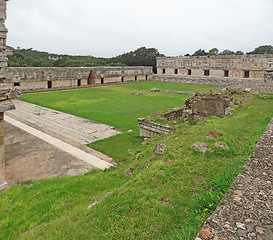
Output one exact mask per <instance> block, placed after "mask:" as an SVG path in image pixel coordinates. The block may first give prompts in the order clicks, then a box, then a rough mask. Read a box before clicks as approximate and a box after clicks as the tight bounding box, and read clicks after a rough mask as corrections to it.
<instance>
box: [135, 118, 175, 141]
mask: <svg viewBox="0 0 273 240" xmlns="http://www.w3.org/2000/svg"><path fill="white" fill-rule="evenodd" d="M138 126H139V128H140V136H141V137H154V136H156V135H159V134H167V133H169V132H171V127H170V126H165V125H161V124H158V123H155V122H151V121H149V120H148V119H145V118H139V119H138Z"/></svg>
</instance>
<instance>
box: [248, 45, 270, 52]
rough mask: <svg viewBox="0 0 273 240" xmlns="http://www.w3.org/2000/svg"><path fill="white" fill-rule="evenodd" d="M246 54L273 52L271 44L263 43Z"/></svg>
mask: <svg viewBox="0 0 273 240" xmlns="http://www.w3.org/2000/svg"><path fill="white" fill-rule="evenodd" d="M247 54H273V46H272V45H263V46H260V47H257V48H255V49H254V50H253V51H252V52H248V53H247Z"/></svg>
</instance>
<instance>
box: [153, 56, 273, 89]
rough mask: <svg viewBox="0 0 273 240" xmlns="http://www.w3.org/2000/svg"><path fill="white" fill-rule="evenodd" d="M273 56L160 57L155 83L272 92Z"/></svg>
mask: <svg viewBox="0 0 273 240" xmlns="http://www.w3.org/2000/svg"><path fill="white" fill-rule="evenodd" d="M272 76H273V55H272V54H263V55H238V56H237V55H236V56H219V55H217V56H200V57H193V56H185V57H159V58H157V75H155V76H154V80H157V81H169V82H180V83H189V84H200V85H218V86H231V87H241V88H243V87H250V88H253V89H256V90H259V88H262V89H261V90H262V91H264V90H265V91H267V89H268V88H270V91H269V92H272V91H273V86H272V83H273V81H272Z"/></svg>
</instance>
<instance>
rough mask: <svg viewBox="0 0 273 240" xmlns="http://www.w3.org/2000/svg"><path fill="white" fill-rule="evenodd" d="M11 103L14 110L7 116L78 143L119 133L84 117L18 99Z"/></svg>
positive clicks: (85, 142)
mask: <svg viewBox="0 0 273 240" xmlns="http://www.w3.org/2000/svg"><path fill="white" fill-rule="evenodd" d="M13 103H14V105H15V107H16V110H13V111H10V112H9V113H8V115H9V116H12V117H15V118H16V119H18V120H20V121H23V122H28V123H31V124H34V125H35V126H38V127H42V128H45V129H47V130H49V131H52V132H54V133H56V134H59V135H61V136H63V137H66V138H69V139H71V140H73V141H75V142H78V143H80V144H88V143H91V142H95V141H98V140H101V139H105V138H108V137H111V136H114V135H116V134H119V133H120V132H119V131H116V130H115V129H114V127H112V126H109V125H106V124H102V123H98V122H95V121H91V120H88V119H85V118H81V117H76V116H73V115H70V114H67V113H63V112H59V111H56V110H52V109H49V108H45V107H41V106H38V105H35V104H31V103H27V102H23V101H20V100H14V101H13Z"/></svg>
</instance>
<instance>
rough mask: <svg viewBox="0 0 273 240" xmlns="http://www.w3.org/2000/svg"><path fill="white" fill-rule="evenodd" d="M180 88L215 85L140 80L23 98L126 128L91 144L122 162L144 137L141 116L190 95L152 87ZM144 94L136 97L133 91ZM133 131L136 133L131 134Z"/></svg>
mask: <svg viewBox="0 0 273 240" xmlns="http://www.w3.org/2000/svg"><path fill="white" fill-rule="evenodd" d="M153 87H157V88H160V89H170V90H180V91H184V92H196V91H198V92H204V91H208V90H210V89H213V87H208V86H194V85H182V84H178V83H166V82H139V83H133V84H125V85H116V86H106V87H100V88H85V89H75V90H69V91H66V90H65V91H56V92H43V93H31V94H24V95H23V96H22V98H21V100H24V101H28V102H31V103H35V104H38V105H41V106H44V107H49V108H52V109H55V110H59V111H62V112H66V113H70V114H73V115H76V116H80V117H83V118H87V119H91V120H94V121H98V122H101V123H105V124H109V125H111V126H114V127H115V128H116V129H118V130H121V131H123V133H122V134H121V135H120V136H115V137H112V138H109V139H106V140H103V141H98V142H96V143H92V144H89V146H90V147H92V148H94V149H97V150H99V151H101V152H104V153H106V154H108V155H109V156H111V157H114V158H115V159H116V160H117V161H120V160H122V159H123V158H124V156H126V155H127V153H128V150H129V151H130V150H136V149H137V148H138V147H139V145H140V143H141V142H142V141H143V138H140V137H139V127H138V126H137V119H138V118H139V117H147V116H149V115H150V114H151V113H152V112H157V111H160V110H164V109H168V108H173V107H178V106H183V105H184V102H185V100H186V99H187V98H188V96H187V95H179V94H171V93H160V92H155V93H154V92H150V89H151V88H153ZM135 92H137V93H142V94H143V95H142V96H133V95H132V93H135ZM128 130H133V133H127V131H128Z"/></svg>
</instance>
